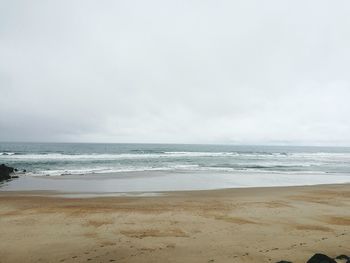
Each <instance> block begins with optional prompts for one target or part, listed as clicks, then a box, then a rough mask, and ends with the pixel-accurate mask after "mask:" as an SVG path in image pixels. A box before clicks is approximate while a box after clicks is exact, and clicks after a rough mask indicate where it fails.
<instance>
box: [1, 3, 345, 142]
mask: <svg viewBox="0 0 350 263" xmlns="http://www.w3.org/2000/svg"><path fill="white" fill-rule="evenodd" d="M349 14H350V1H347V0H344V1H341V0H339V1H331V0H330V1H322V0H313V1H304V0H303V1H295V0H293V1H283V0H282V1H281V0H275V1H271V0H268V1H261V0H256V1H250V0H242V1H232V0H228V1H220V0H215V1H204V0H198V1H188V0H186V1H178V0H177V1H167V0H159V1H153V0H148V1H143V0H140V1H133V0H119V1H100V0H99V1H97V0H96V1H87V0H84V1H83V0H81V1H72V0H59V1H44V0H42V1H36V0H33V1H27V0H24V1H18V0H0V141H77V142H83V141H86V142H169V143H235V144H310V145H314V144H318V145H350V16H349Z"/></svg>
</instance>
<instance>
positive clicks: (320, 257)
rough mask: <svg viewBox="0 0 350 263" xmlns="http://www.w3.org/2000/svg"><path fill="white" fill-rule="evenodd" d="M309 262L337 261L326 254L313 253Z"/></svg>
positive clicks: (334, 262)
mask: <svg viewBox="0 0 350 263" xmlns="http://www.w3.org/2000/svg"><path fill="white" fill-rule="evenodd" d="M307 263H337V261H335V260H334V259H332V258H330V257H328V256H326V255H324V254H319V253H318V254H315V255H313V256H312V257H311V258H310V259H309V260H308V261H307Z"/></svg>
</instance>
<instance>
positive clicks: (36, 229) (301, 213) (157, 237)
mask: <svg viewBox="0 0 350 263" xmlns="http://www.w3.org/2000/svg"><path fill="white" fill-rule="evenodd" d="M349 208H350V185H349V184H343V185H323V186H298V187H274V188H247V189H228V190H211V191H189V192H170V193H163V194H162V195H159V196H149V197H147V196H142V197H140V196H135V197H130V196H126V197H99V198H69V196H66V198H62V197H57V196H55V195H53V194H52V193H51V192H0V262H1V263H7V262H277V261H279V260H281V259H284V260H290V261H292V262H305V261H306V259H307V258H309V257H310V256H311V255H312V254H314V253H316V252H323V253H326V254H328V255H329V256H336V255H339V254H350V209H349Z"/></svg>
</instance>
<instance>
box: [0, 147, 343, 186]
mask: <svg viewBox="0 0 350 263" xmlns="http://www.w3.org/2000/svg"><path fill="white" fill-rule="evenodd" d="M0 163H5V164H7V165H10V166H13V167H15V168H17V169H19V170H23V169H25V170H26V179H22V180H21V181H18V182H17V183H14V185H17V186H18V185H21V184H22V188H23V189H22V190H28V189H30V190H40V189H41V190H43V189H44V190H62V188H64V190H70V191H75V190H74V189H78V188H79V186H81V185H84V184H85V191H94V190H96V191H105V192H106V191H107V192H129V191H146V190H147V191H162V190H164V191H170V190H193V189H195V190H200V189H217V188H229V187H245V186H247V187H249V186H278V185H306V184H319V183H344V182H350V148H340V147H299V146H298V147H296V146H283V147H282V146H237V145H180V144H95V143H0ZM34 177H37V178H43V177H45V178H48V177H49V178H58V177H59V178H66V179H69V180H70V181H69V184H66V183H65V182H64V181H62V180H60V181H58V180H41V181H39V180H34V181H33V179H32V178H34ZM82 178H85V180H83V182H82V180H81V179H82ZM115 180H118V181H117V182H116V181H115ZM112 181H113V182H112ZM28 182H30V183H28ZM33 182H36V184H40V185H41V186H38V185H37V186H36V187H34V188H33V187H32V186H33ZM47 184H50V187H48V186H47ZM60 184H62V185H61V186H60ZM25 185H26V187H24V186H25ZM29 185H31V187H29ZM74 185H76V186H75V187H74ZM6 187H8V188H10V189H11V184H7V186H6ZM6 187H5V188H6ZM28 187H29V188H28ZM3 188H4V187H3ZM27 188H28V189H27ZM16 189H17V190H18V189H21V188H20V187H19V188H18V187H17V188H16Z"/></svg>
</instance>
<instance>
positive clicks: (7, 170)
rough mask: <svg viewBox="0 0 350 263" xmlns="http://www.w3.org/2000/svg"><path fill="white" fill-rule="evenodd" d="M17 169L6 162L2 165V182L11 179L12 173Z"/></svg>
mask: <svg viewBox="0 0 350 263" xmlns="http://www.w3.org/2000/svg"><path fill="white" fill-rule="evenodd" d="M14 171H15V169H14V168H13V167H9V166H6V165H5V164H1V165H0V182H1V181H5V180H9V179H11V174H12V173H13V172H14Z"/></svg>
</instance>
